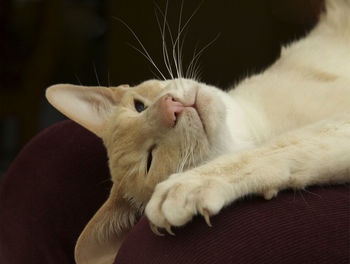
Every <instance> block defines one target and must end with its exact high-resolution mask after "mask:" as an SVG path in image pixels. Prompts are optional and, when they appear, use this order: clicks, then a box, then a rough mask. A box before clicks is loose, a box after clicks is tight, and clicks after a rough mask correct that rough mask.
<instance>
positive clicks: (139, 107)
mask: <svg viewBox="0 0 350 264" xmlns="http://www.w3.org/2000/svg"><path fill="white" fill-rule="evenodd" d="M134 105H135V109H136V111H137V112H139V113H141V112H142V111H144V110H146V107H145V105H144V103H142V102H141V101H139V100H136V99H135V100H134Z"/></svg>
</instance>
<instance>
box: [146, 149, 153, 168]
mask: <svg viewBox="0 0 350 264" xmlns="http://www.w3.org/2000/svg"><path fill="white" fill-rule="evenodd" d="M154 147H155V146H152V147H151V149H150V150H149V152H148V157H147V170H146V173H147V174H148V172H149V170H150V169H151V165H152V160H153V155H152V151H153V149H154Z"/></svg>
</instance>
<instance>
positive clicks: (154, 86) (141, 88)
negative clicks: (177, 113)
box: [132, 80, 166, 98]
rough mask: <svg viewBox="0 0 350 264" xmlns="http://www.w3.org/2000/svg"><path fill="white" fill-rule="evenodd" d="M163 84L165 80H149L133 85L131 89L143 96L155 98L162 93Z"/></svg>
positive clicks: (164, 84)
mask: <svg viewBox="0 0 350 264" xmlns="http://www.w3.org/2000/svg"><path fill="white" fill-rule="evenodd" d="M165 86H166V82H165V81H159V80H149V81H145V82H143V83H141V84H139V85H137V86H134V87H133V89H132V91H133V93H137V94H139V95H140V96H142V97H145V98H155V97H157V96H159V95H160V94H161V93H162V91H163V90H164V88H165Z"/></svg>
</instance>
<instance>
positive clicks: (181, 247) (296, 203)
mask: <svg viewBox="0 0 350 264" xmlns="http://www.w3.org/2000/svg"><path fill="white" fill-rule="evenodd" d="M349 201H350V196H349V185H343V186H333V187H312V188H308V189H307V190H305V191H296V192H294V191H284V192H282V193H280V194H279V195H278V196H277V198H275V199H272V200H271V201H265V200H264V199H263V198H259V197H249V198H246V199H242V200H241V201H238V202H236V203H234V204H233V205H231V206H229V207H228V208H226V209H225V210H223V211H222V212H221V213H220V214H218V215H217V216H215V217H212V219H211V223H212V227H208V226H207V225H206V223H205V221H204V219H202V218H201V217H197V218H196V219H195V220H194V221H193V222H192V223H191V224H189V225H187V226H185V227H184V228H178V229H174V228H173V231H174V233H175V234H176V236H175V237H174V236H171V235H165V236H164V237H159V236H156V235H155V234H153V233H152V232H151V231H150V228H149V227H148V222H147V220H146V219H142V220H141V221H140V222H139V224H138V225H137V226H136V227H135V228H134V229H133V230H132V231H131V233H130V234H129V236H128V237H127V239H126V240H125V241H124V243H123V246H122V247H121V249H120V251H119V254H118V256H117V258H116V261H115V264H136V263H143V264H151V263H152V264H158V263H159V264H161V263H167V264H179V263H183V264H185V263H191V264H206V263H208V264H209V263H210V264H213V263H218V264H228V263H269V264H273V263H276V264H280V263H283V264H286V263H318V264H321V263H324V264H328V263H338V264H340V263H342V264H347V263H349V261H350V259H349V252H350V250H349V244H350V238H349V236H350V233H349V223H350V222H349V215H350V214H349V213H350V212H349V208H350V205H349ZM164 233H166V232H164Z"/></svg>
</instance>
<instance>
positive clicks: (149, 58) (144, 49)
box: [113, 17, 166, 80]
mask: <svg viewBox="0 0 350 264" xmlns="http://www.w3.org/2000/svg"><path fill="white" fill-rule="evenodd" d="M113 18H114V19H116V20H118V21H119V22H120V23H122V24H123V25H124V26H125V27H126V28H127V29H128V30H129V31H130V32H131V34H132V35H133V36H134V38H135V39H136V40H137V42H138V43H139V45H140V46H141V48H142V50H143V52H141V51H140V50H139V49H137V48H136V50H138V51H139V52H140V53H141V54H142V55H144V56H145V57H146V58H147V59H148V61H149V62H150V63H151V64H152V65H153V66H154V67H155V68H156V70H157V71H158V72H159V74H160V75H161V76H162V78H163V79H164V80H166V78H165V77H164V75H163V73H162V72H161V71H160V70H159V68H158V67H157V66H156V64H155V63H154V61H153V59H152V57H151V56H150V55H149V53H148V51H147V49H146V48H145V46H144V45H143V44H142V42H141V40H140V39H139V37H138V36H137V35H136V33H135V32H134V31H133V30H132V29H131V28H130V27H129V26H128V24H126V23H125V22H124V21H123V20H122V19H120V18H118V17H113ZM134 48H135V47H134Z"/></svg>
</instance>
